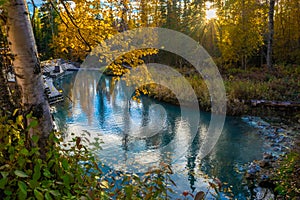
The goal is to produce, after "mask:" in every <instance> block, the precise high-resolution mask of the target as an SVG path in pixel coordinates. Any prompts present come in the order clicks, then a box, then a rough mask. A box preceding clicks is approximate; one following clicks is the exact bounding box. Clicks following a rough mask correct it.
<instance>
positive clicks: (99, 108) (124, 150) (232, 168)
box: [54, 72, 266, 199]
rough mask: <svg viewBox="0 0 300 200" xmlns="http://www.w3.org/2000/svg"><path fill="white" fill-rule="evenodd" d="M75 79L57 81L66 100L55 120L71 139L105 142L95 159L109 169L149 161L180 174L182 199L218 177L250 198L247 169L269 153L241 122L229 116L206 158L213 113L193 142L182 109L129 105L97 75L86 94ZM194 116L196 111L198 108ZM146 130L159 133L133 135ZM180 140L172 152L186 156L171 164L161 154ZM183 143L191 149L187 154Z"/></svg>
mask: <svg viewBox="0 0 300 200" xmlns="http://www.w3.org/2000/svg"><path fill="white" fill-rule="evenodd" d="M75 77H76V72H74V73H69V74H67V75H64V76H63V77H61V78H58V79H56V81H55V84H56V86H57V87H58V88H59V89H62V90H63V93H64V95H65V99H66V101H65V102H63V103H62V104H59V105H56V112H55V114H54V116H55V121H56V124H57V126H58V128H59V130H60V131H62V132H63V133H64V137H65V138H66V139H70V138H71V137H72V136H71V134H70V133H75V135H81V134H82V133H86V132H88V133H89V134H88V135H90V136H88V137H89V140H90V141H95V139H96V138H97V139H99V140H101V141H103V144H101V147H102V149H101V150H100V149H99V150H97V149H96V150H94V153H95V155H96V156H99V157H100V158H101V160H103V161H104V162H105V163H106V165H107V166H109V167H111V168H116V169H118V170H120V168H122V167H123V166H124V165H126V167H129V168H131V167H133V170H137V171H138V169H136V168H135V167H137V166H138V167H143V166H142V165H143V163H146V161H147V160H152V161H153V160H155V161H157V162H158V161H164V162H167V163H168V164H170V165H171V167H172V168H173V170H174V174H173V175H172V179H173V180H174V181H175V182H176V184H177V186H176V187H174V189H175V191H176V192H178V193H179V194H181V193H182V192H183V191H184V190H187V191H190V192H194V194H195V192H196V191H199V190H203V191H206V190H207V187H208V184H207V181H209V180H211V179H212V178H214V177H217V178H218V179H220V180H221V181H222V182H223V183H224V184H225V185H226V187H227V188H230V190H232V194H233V195H234V197H235V198H237V199H246V197H249V195H250V194H249V190H248V188H247V186H246V185H245V184H243V174H244V166H245V165H247V163H248V162H251V161H252V160H255V159H260V158H261V157H262V154H263V152H264V151H265V148H266V146H265V144H264V141H263V139H262V138H261V137H260V136H259V135H258V134H256V132H257V130H256V129H254V128H252V127H250V126H249V125H248V124H246V123H245V122H243V121H242V120H241V119H240V118H238V117H228V116H227V117H226V120H225V125H224V128H223V131H222V134H221V136H220V137H219V140H218V142H217V143H216V145H215V146H214V148H213V149H212V151H211V152H210V153H209V154H208V155H207V156H205V157H204V158H202V159H200V158H199V156H198V154H199V149H200V144H201V134H203V133H205V132H206V131H207V129H208V126H209V121H210V117H211V116H210V113H206V112H201V113H200V122H199V125H198V127H199V128H198V132H197V134H196V136H195V137H194V138H193V137H191V136H190V133H189V132H190V127H189V120H185V119H183V118H182V117H181V110H180V107H179V106H174V105H171V104H168V103H163V102H158V101H156V100H154V99H152V98H148V97H145V96H143V97H141V102H140V103H137V102H135V101H130V104H127V103H128V102H126V100H125V99H124V98H125V97H124V91H123V89H122V88H119V87H114V84H113V81H112V78H111V77H102V78H101V80H100V81H99V82H97V79H95V77H96V75H95V73H91V75H90V78H87V80H84V81H83V84H82V87H81V88H80V89H74V87H73V84H74V81H75ZM128 105H129V112H128V113H127V114H124V112H123V111H124V107H125V108H128V107H126V106H128ZM190 112H191V113H192V112H194V111H193V109H190ZM195 114H198V113H195ZM143 127H148V128H149V127H150V128H151V127H152V129H151V130H152V131H154V132H156V133H157V134H155V135H151V137H135V135H132V134H130V133H131V132H137V131H144V130H145V129H143ZM128 133H129V134H128ZM178 138H180V141H181V145H177V146H176V145H175V146H173V148H172V149H171V151H174V152H169V153H171V154H172V153H173V154H176V153H178V152H180V153H181V154H180V155H181V156H180V157H177V158H176V159H173V160H172V159H171V160H170V159H166V156H165V154H166V152H164V151H159V149H161V148H162V147H163V146H165V145H167V144H168V143H170V142H172V140H178ZM97 139H96V140H97ZM182 144H183V146H185V147H188V148H187V150H186V151H184V150H183V149H182ZM157 150H158V151H157ZM149 152H155V153H152V154H149ZM130 158H131V159H132V158H139V159H140V162H139V163H140V165H136V164H135V165H130V164H128V163H127V162H126V160H127V159H130ZM224 195H225V194H224ZM227 195H228V194H227ZM224 199H226V197H224Z"/></svg>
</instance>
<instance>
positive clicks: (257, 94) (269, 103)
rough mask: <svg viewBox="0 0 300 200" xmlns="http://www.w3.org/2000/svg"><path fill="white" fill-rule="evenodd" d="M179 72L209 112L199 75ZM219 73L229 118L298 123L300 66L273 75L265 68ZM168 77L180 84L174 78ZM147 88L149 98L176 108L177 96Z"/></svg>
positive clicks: (276, 71) (277, 69)
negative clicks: (264, 119)
mask: <svg viewBox="0 0 300 200" xmlns="http://www.w3.org/2000/svg"><path fill="white" fill-rule="evenodd" d="M178 70H179V71H180V73H181V74H183V75H185V79H186V80H187V81H188V82H189V83H190V85H191V86H192V88H193V90H194V92H195V94H196V96H197V98H198V101H199V106H200V108H201V110H204V111H210V104H211V102H210V95H209V92H208V90H207V86H206V83H205V81H204V79H203V78H202V77H201V75H199V73H197V72H196V71H195V70H193V69H188V68H183V69H178ZM221 74H222V78H223V81H224V85H225V89H226V97H227V112H226V113H227V114H228V115H231V116H243V115H250V116H261V117H270V116H272V117H273V116H276V117H280V118H281V119H282V120H284V119H291V120H294V121H296V122H299V123H300V82H299V77H300V67H295V68H283V67H277V68H276V69H275V70H274V72H269V71H268V69H265V68H250V69H248V70H241V69H228V70H226V71H225V70H224V72H221ZM167 78H169V79H170V80H173V79H174V82H175V83H177V82H179V79H178V78H177V77H167ZM178 85H180V84H178ZM177 88H178V90H179V93H180V92H182V93H184V91H185V88H180V87H177ZM148 89H149V91H150V96H151V97H153V98H155V99H158V100H161V101H165V102H168V103H172V104H175V105H178V100H177V98H178V97H176V96H175V95H174V94H173V93H172V91H170V90H169V89H167V88H165V87H163V86H160V85H151V86H149V87H148ZM185 98H186V99H188V98H189V97H185Z"/></svg>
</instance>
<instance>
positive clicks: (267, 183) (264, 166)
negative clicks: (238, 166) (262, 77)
mask: <svg viewBox="0 0 300 200" xmlns="http://www.w3.org/2000/svg"><path fill="white" fill-rule="evenodd" d="M243 121H245V122H246V123H247V124H249V125H250V126H252V127H254V128H257V129H258V131H257V134H259V135H260V136H261V137H263V138H264V139H265V142H266V143H267V144H268V145H267V146H268V147H267V149H266V152H265V153H264V154H263V156H262V159H260V160H254V161H252V162H250V163H249V164H248V166H245V169H244V170H245V184H246V185H247V186H248V187H249V189H250V191H251V193H252V194H253V198H254V199H257V200H258V199H264V200H267V199H291V198H290V197H291V194H292V197H298V198H299V197H300V196H299V195H300V191H299V188H300V182H299V181H298V180H299V178H298V177H299V171H300V170H299V166H300V163H299V161H300V159H299V155H300V154H299V147H298V145H299V142H298V140H299V139H298V138H299V134H298V133H299V131H300V125H299V124H294V126H292V127H291V126H287V125H285V124H284V123H282V122H281V123H278V122H274V121H270V123H268V122H266V121H264V120H262V119H261V118H259V117H243ZM291 157H292V159H291ZM295 166H298V167H295ZM297 170H298V171H297ZM291 172H293V173H291ZM287 186H289V187H288V188H287Z"/></svg>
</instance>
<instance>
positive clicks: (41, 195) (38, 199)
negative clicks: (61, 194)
mask: <svg viewBox="0 0 300 200" xmlns="http://www.w3.org/2000/svg"><path fill="white" fill-rule="evenodd" d="M33 192H34V196H35V197H36V198H37V200H43V199H44V196H43V194H42V193H41V192H40V191H38V190H37V189H34V191H33Z"/></svg>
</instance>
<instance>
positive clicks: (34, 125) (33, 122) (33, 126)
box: [27, 119, 39, 130]
mask: <svg viewBox="0 0 300 200" xmlns="http://www.w3.org/2000/svg"><path fill="white" fill-rule="evenodd" d="M38 124H39V123H38V121H37V120H35V119H33V120H32V121H31V122H30V124H29V126H28V127H27V130H29V129H31V128H35V127H37V125H38Z"/></svg>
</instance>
